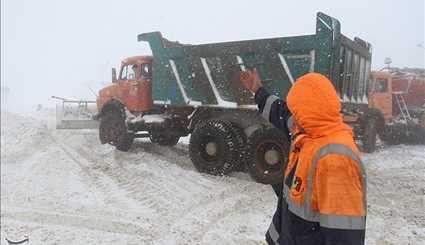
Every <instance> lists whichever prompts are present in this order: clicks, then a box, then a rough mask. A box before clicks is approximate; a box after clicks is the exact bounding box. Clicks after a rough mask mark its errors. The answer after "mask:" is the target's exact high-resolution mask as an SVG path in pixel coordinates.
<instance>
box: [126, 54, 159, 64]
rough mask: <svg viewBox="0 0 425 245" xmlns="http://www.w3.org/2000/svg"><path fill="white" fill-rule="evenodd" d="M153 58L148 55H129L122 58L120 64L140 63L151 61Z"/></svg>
mask: <svg viewBox="0 0 425 245" xmlns="http://www.w3.org/2000/svg"><path fill="white" fill-rule="evenodd" d="M152 60H153V57H152V56H150V55H138V56H131V57H127V58H125V59H123V61H122V62H121V64H122V65H127V64H142V63H151V62H152Z"/></svg>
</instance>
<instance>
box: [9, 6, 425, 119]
mask: <svg viewBox="0 0 425 245" xmlns="http://www.w3.org/2000/svg"><path fill="white" fill-rule="evenodd" d="M424 8H425V7H424V0H410V1H402V0H397V1H392V0H373V1H372V0H368V1H366V0H356V1H339V0H321V1H301V0H296V1H286V0H280V1H267V0H263V1H248V0H245V1H235V0H226V1H225V0H210V1H205V0H204V1H201V0H197V1H196V0H194V1H184V0H180V1H158V0H157V1H142V0H138V1H132V0H121V1H104V0H103V1H102V0H91V1H88V0H72V1H59V0H58V1H54V0H51V1H48V0H37V1H34V0H2V1H1V85H2V86H7V87H9V88H10V93H9V98H8V102H7V104H6V108H7V110H14V111H16V110H20V111H23V110H32V109H34V108H35V105H36V104H38V103H42V104H45V105H48V106H52V107H53V106H54V104H55V103H54V101H53V100H50V99H49V97H50V96H51V95H57V96H63V97H68V98H86V99H95V97H94V95H93V94H92V93H91V92H90V91H89V89H88V88H87V85H90V86H91V87H92V88H93V89H94V90H95V91H96V92H97V90H98V89H99V88H100V87H102V86H104V85H105V84H107V83H109V82H110V77H111V76H110V73H111V71H110V68H111V67H112V66H115V67H117V66H118V64H119V61H120V60H121V59H122V58H124V57H127V56H133V55H139V54H150V50H149V46H148V45H147V44H145V43H142V42H137V35H138V34H140V33H143V32H150V31H161V32H162V33H163V35H164V37H166V38H168V39H170V40H178V41H180V42H182V43H191V44H199V43H209V42H220V41H232V40H244V39H257V38H268V37H280V36H289V35H303V34H314V32H315V24H316V23H315V15H316V12H318V11H322V12H324V13H326V14H329V15H331V16H333V17H336V18H337V19H339V20H340V22H341V28H342V33H343V34H345V35H346V36H348V37H350V38H351V39H352V38H353V37H354V36H359V37H361V38H362V39H364V40H367V41H368V42H370V43H372V45H373V51H372V55H373V57H372V60H373V68H375V69H380V68H382V67H383V66H384V64H383V61H384V58H385V57H391V58H392V60H393V65H394V66H398V67H422V68H423V67H424V66H425V54H424V51H425V49H424V48H423V47H424V46H425V44H424V35H425V34H424V29H425V26H424V22H425V19H424V12H425V9H424ZM420 45H422V47H420ZM102 83H103V85H102ZM2 106H4V105H2Z"/></svg>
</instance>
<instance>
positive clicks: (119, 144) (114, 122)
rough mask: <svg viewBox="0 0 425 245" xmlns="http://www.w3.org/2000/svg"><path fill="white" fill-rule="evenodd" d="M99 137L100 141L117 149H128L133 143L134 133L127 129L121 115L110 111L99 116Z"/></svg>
mask: <svg viewBox="0 0 425 245" xmlns="http://www.w3.org/2000/svg"><path fill="white" fill-rule="evenodd" d="M99 138H100V141H101V142H102V143H109V144H111V145H113V146H115V148H116V149H117V150H120V151H128V150H130V148H131V145H132V144H133V140H134V135H133V134H131V133H129V132H128V131H127V126H126V124H125V121H124V119H123V118H122V117H121V115H120V114H119V113H117V112H114V111H111V112H107V113H105V115H103V116H102V117H101V118H100V123H99Z"/></svg>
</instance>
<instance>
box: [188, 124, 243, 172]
mask: <svg viewBox="0 0 425 245" xmlns="http://www.w3.org/2000/svg"><path fill="white" fill-rule="evenodd" d="M233 130H234V128H233V126H232V123H230V122H228V121H221V120H210V121H205V122H202V123H200V124H198V125H197V126H196V128H195V130H194V131H193V132H192V135H191V137H190V143H189V153H190V158H191V160H192V162H193V164H194V166H195V168H196V169H197V170H198V171H199V172H204V173H209V174H213V175H225V174H228V173H229V172H231V171H232V170H233V167H234V166H235V165H237V164H238V161H240V158H241V152H240V150H241V149H242V145H241V143H240V140H239V139H238V137H237V135H236V134H235V133H234V131H233Z"/></svg>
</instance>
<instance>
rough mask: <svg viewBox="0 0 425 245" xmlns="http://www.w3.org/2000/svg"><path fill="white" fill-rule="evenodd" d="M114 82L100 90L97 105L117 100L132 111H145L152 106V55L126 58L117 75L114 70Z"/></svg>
mask: <svg viewBox="0 0 425 245" xmlns="http://www.w3.org/2000/svg"><path fill="white" fill-rule="evenodd" d="M112 81H113V82H112V84H111V85H109V86H107V87H105V88H103V89H101V90H100V91H99V97H98V99H97V107H98V109H99V108H103V106H104V104H105V103H107V102H108V101H111V100H116V101H118V102H120V103H122V104H123V105H126V107H127V109H128V110H129V111H132V112H145V111H149V110H150V109H151V108H152V105H153V102H152V93H151V89H152V84H151V82H152V57H151V56H134V57H129V58H126V59H124V60H123V61H122V62H121V68H120V71H119V73H118V78H117V77H116V72H115V69H113V71H112Z"/></svg>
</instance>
